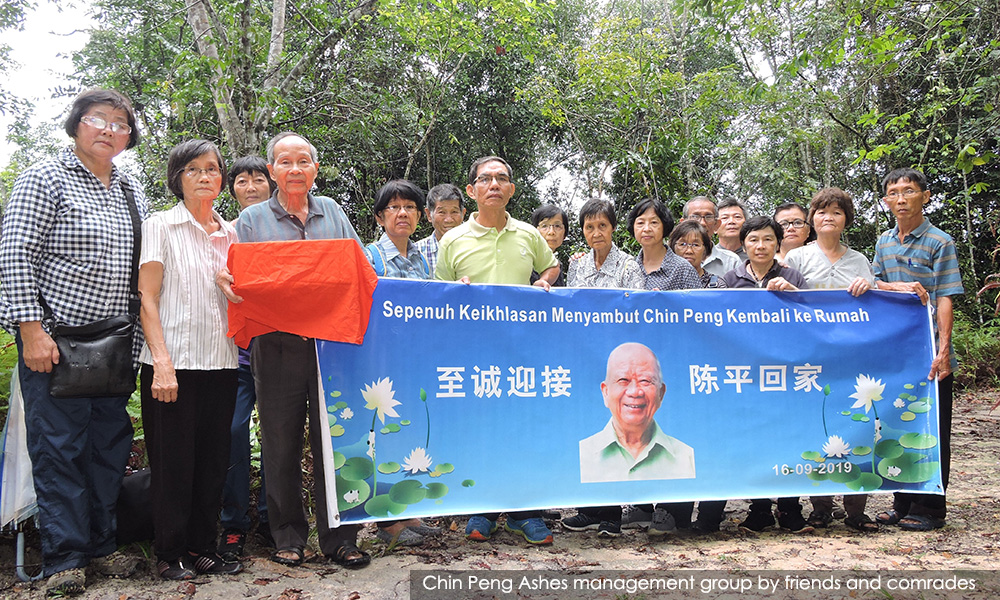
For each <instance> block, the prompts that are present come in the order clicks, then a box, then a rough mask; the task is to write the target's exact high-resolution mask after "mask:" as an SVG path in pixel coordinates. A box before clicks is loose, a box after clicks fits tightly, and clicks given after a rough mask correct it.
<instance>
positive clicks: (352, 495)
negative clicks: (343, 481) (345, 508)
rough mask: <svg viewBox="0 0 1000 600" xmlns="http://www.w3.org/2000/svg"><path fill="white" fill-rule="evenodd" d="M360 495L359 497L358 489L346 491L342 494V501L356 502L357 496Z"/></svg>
mask: <svg viewBox="0 0 1000 600" xmlns="http://www.w3.org/2000/svg"><path fill="white" fill-rule="evenodd" d="M360 497H361V492H360V491H358V490H351V491H349V492H347V493H346V494H344V502H347V503H354V502H357V501H358V498H360Z"/></svg>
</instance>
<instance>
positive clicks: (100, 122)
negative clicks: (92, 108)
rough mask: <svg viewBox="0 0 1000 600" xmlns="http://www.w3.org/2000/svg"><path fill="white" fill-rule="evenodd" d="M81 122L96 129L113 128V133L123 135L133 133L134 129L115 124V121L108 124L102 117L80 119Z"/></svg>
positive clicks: (122, 124)
mask: <svg viewBox="0 0 1000 600" xmlns="http://www.w3.org/2000/svg"><path fill="white" fill-rule="evenodd" d="M80 122H81V123H86V124H87V125H90V126H91V127H93V128H94V129H106V128H108V127H111V133H121V134H129V133H132V128H131V127H129V126H128V125H127V124H125V123H115V122H114V121H112V122H111V123H108V121H107V120H105V119H102V118H101V117H95V116H88V117H80Z"/></svg>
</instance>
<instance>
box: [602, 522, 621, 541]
mask: <svg viewBox="0 0 1000 600" xmlns="http://www.w3.org/2000/svg"><path fill="white" fill-rule="evenodd" d="M621 534H622V524H621V523H619V522H617V521H601V524H600V525H598V526H597V537H604V538H614V537H618V536H620V535H621Z"/></svg>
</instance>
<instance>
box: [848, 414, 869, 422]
mask: <svg viewBox="0 0 1000 600" xmlns="http://www.w3.org/2000/svg"><path fill="white" fill-rule="evenodd" d="M851 420H852V421H861V422H862V423H867V422H868V421H871V419H869V418H868V417H867V416H866V415H865V414H864V413H854V414H853V415H851Z"/></svg>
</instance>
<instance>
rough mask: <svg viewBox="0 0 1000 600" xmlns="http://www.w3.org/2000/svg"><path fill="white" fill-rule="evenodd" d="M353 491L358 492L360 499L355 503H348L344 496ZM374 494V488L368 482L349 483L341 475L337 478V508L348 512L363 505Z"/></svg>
mask: <svg viewBox="0 0 1000 600" xmlns="http://www.w3.org/2000/svg"><path fill="white" fill-rule="evenodd" d="M352 490H357V491H358V499H357V500H355V501H354V502H348V501H347V500H344V495H345V494H347V493H348V492H350V491H352ZM371 493H372V488H371V486H370V485H368V482H367V481H349V480H347V479H344V478H343V477H341V476H340V475H338V476H337V494H339V495H338V496H337V508H338V509H340V510H348V509H351V508H354V507H355V506H359V505H361V503H362V502H364V501H365V500H367V499H368V496H370V495H371Z"/></svg>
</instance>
